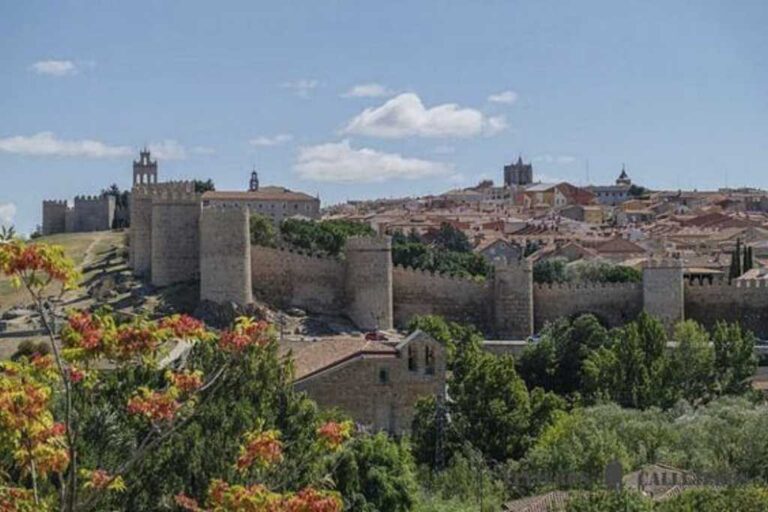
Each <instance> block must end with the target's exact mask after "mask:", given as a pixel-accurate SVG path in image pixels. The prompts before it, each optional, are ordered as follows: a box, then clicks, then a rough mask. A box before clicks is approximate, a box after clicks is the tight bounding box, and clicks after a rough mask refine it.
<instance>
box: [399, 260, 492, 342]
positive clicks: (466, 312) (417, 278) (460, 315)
mask: <svg viewBox="0 0 768 512" xmlns="http://www.w3.org/2000/svg"><path fill="white" fill-rule="evenodd" d="M392 277H393V290H392V298H393V302H394V319H395V325H399V326H403V325H407V324H408V321H409V320H410V319H411V318H412V317H413V316H415V315H441V316H444V317H446V318H451V319H454V320H456V321H461V322H463V323H471V324H474V325H476V326H478V327H479V328H481V329H483V330H490V329H492V326H493V311H492V310H491V307H490V305H491V299H492V289H491V286H490V285H489V282H488V281H478V280H473V279H465V278H459V277H453V276H450V275H443V274H433V273H431V272H428V271H426V270H417V269H411V268H405V267H400V266H397V267H395V268H394V270H393V274H392Z"/></svg>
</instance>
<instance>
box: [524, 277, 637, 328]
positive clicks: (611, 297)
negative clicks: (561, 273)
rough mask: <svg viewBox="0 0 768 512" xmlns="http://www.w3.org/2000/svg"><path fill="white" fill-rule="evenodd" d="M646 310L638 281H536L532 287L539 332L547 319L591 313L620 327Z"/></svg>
mask: <svg viewBox="0 0 768 512" xmlns="http://www.w3.org/2000/svg"><path fill="white" fill-rule="evenodd" d="M642 310H643V287H642V285H641V284H639V283H615V284H612V283H605V284H588V285H573V284H553V285H548V284H537V285H534V287H533V316H534V322H535V330H536V332H538V331H540V330H541V328H542V327H544V325H545V324H546V323H547V322H552V321H554V320H557V319H558V318H561V317H572V316H575V315H579V314H581V313H592V314H594V315H595V316H597V317H598V318H599V319H600V321H601V322H603V323H604V324H606V325H608V326H612V327H614V326H620V325H623V324H625V323H626V322H628V321H630V320H632V319H634V318H635V317H636V316H637V315H639V314H640V312H641V311H642Z"/></svg>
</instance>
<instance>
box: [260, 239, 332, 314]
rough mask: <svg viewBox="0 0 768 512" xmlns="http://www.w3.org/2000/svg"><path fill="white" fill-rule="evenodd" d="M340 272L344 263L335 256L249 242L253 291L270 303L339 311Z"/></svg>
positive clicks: (323, 311) (320, 311)
mask: <svg viewBox="0 0 768 512" xmlns="http://www.w3.org/2000/svg"><path fill="white" fill-rule="evenodd" d="M344 275H345V271H344V264H343V262H342V261H341V260H339V259H337V258H330V257H327V256H315V255H310V254H305V253H302V252H299V251H291V250H287V249H274V248H271V247H262V246H258V245H254V246H251V280H252V282H253V293H254V295H256V296H257V297H259V298H261V299H264V300H266V301H267V302H270V303H274V304H279V305H283V306H289V307H298V308H302V309H306V310H307V311H310V312H314V313H329V314H340V313H342V312H343V311H344Z"/></svg>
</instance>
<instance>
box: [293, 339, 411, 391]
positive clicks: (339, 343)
mask: <svg viewBox="0 0 768 512" xmlns="http://www.w3.org/2000/svg"><path fill="white" fill-rule="evenodd" d="M280 352H281V354H283V355H287V354H288V353H289V352H290V353H292V355H293V363H294V369H295V375H294V377H295V379H296V380H297V381H298V380H302V379H305V378H307V377H310V376H311V375H314V374H317V373H319V372H321V371H323V370H326V369H329V368H332V367H334V366H336V365H337V364H341V363H343V362H345V361H348V360H350V359H354V358H355V357H358V356H370V357H395V356H397V350H396V349H395V348H394V347H393V346H392V345H389V344H386V343H383V342H381V341H369V340H366V339H365V338H364V337H363V336H354V337H352V336H350V337H333V338H325V339H323V340H321V341H283V342H281V343H280Z"/></svg>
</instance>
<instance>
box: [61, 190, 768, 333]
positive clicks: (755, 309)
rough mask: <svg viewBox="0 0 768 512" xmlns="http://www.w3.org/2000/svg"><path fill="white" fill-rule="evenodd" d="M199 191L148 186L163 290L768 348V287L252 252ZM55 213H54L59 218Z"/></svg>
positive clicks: (228, 216) (388, 319)
mask: <svg viewBox="0 0 768 512" xmlns="http://www.w3.org/2000/svg"><path fill="white" fill-rule="evenodd" d="M190 187H192V184H191V183H189V182H181V183H175V184H173V183H169V184H162V183H161V184H157V185H150V186H143V185H142V186H136V187H134V193H133V194H132V206H133V207H134V211H133V212H132V218H133V224H132V227H131V242H130V244H131V262H132V264H133V266H134V271H135V272H136V273H138V274H143V275H145V276H147V275H148V276H150V277H151V281H152V283H153V284H155V285H159V286H164V285H168V284H171V283H174V282H178V281H184V280H188V279H195V278H199V279H200V281H201V290H200V293H201V298H203V299H206V300H213V301H216V302H236V303H247V302H250V301H251V300H252V296H256V297H259V298H261V299H264V300H267V301H269V302H272V303H275V304H278V305H280V306H284V307H292V306H295V307H299V308H302V309H306V310H307V311H310V312H313V313H326V314H339V315H346V316H347V317H349V318H350V319H351V320H352V321H353V322H354V323H355V324H356V325H357V326H358V327H360V328H361V329H374V328H379V329H387V328H390V327H393V326H394V327H404V326H406V325H407V323H408V321H409V320H410V319H411V318H412V317H413V316H414V315H424V314H436V315H441V316H444V317H446V318H447V319H449V320H452V321H458V322H468V323H473V324H475V325H476V326H477V327H478V328H480V329H481V330H483V331H484V332H485V333H486V334H487V335H489V336H492V337H495V338H497V339H524V338H526V337H528V336H530V335H532V334H534V333H536V332H538V331H540V330H541V329H542V327H543V326H544V325H545V324H546V323H547V322H551V321H554V320H555V319H557V318H561V317H573V316H576V315H579V314H583V313H592V314H595V315H596V316H597V317H598V318H599V319H600V320H601V321H602V322H603V323H604V324H606V325H607V326H620V325H623V324H625V323H626V322H628V321H630V320H632V319H634V318H635V317H637V315H638V314H640V312H641V311H643V310H645V311H647V312H649V313H651V314H653V315H655V316H658V317H660V318H662V320H663V321H664V322H665V323H666V324H667V326H669V327H671V326H672V324H673V323H675V322H676V321H679V320H682V319H684V318H691V319H693V320H696V321H698V322H701V323H703V324H705V325H707V326H711V325H713V324H714V323H715V322H716V321H717V320H728V321H739V322H741V323H742V324H743V325H744V326H745V327H746V328H748V329H750V330H753V331H754V332H755V333H756V334H757V335H758V336H759V337H761V338H765V337H768V286H766V285H765V284H764V283H762V282H760V281H734V282H733V283H732V284H728V283H727V282H715V283H714V284H711V285H706V284H705V285H698V284H684V280H683V269H682V266H681V264H680V262H679V261H678V260H660V261H651V262H649V263H648V264H647V265H646V267H645V268H644V269H643V278H642V282H641V283H621V284H585V285H578V284H576V285H575V284H564V285H539V284H534V283H533V273H532V266H531V262H530V261H527V260H522V261H516V262H511V263H503V264H497V265H496V266H495V267H494V270H493V272H492V274H491V275H490V276H489V277H488V278H487V279H485V280H475V279H466V278H458V277H452V276H449V275H441V274H432V273H429V272H424V271H420V270H414V269H409V268H402V267H393V265H392V262H391V241H390V239H389V237H360V238H356V237H355V238H351V239H350V240H348V243H347V247H346V248H345V251H344V253H343V254H342V255H341V256H340V257H338V258H332V257H328V256H317V255H312V254H307V253H302V252H300V251H291V250H286V249H279V248H270V247H261V246H252V245H251V244H250V237H249V215H250V214H249V210H248V208H247V207H245V206H229V207H227V206H210V207H203V206H202V204H201V200H200V196H199V195H198V194H195V193H194V192H192V190H193V189H192V188H190ZM56 207H57V205H52V206H51V208H56Z"/></svg>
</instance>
